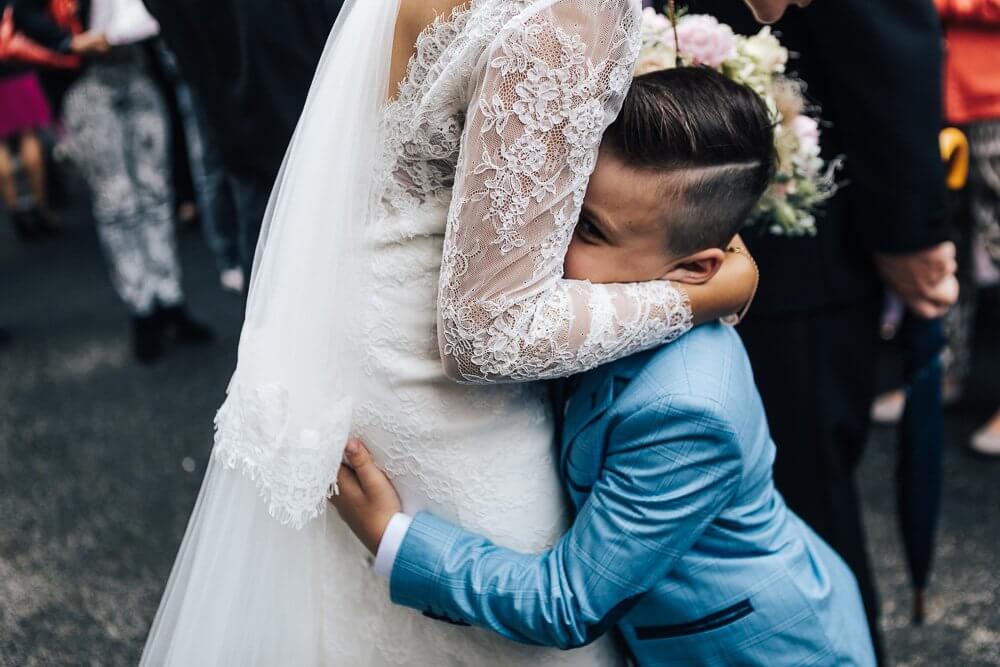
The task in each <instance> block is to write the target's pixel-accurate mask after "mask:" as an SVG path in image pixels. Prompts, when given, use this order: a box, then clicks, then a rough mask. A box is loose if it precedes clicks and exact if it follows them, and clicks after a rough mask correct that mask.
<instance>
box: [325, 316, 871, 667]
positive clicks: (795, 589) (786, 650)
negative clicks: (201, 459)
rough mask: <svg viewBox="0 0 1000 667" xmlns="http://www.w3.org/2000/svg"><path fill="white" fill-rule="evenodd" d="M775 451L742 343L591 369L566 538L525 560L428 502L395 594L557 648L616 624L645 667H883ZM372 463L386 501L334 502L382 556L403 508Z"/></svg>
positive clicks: (699, 345) (710, 341)
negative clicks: (843, 664)
mask: <svg viewBox="0 0 1000 667" xmlns="http://www.w3.org/2000/svg"><path fill="white" fill-rule="evenodd" d="M772 459H773V443H772V442H771V440H770V437H769V435H768V430H767V424H766V419H765V417H764V414H763V409H762V407H761V406H760V401H759V398H758V397H757V394H756V391H755V389H754V385H753V381H752V376H751V373H750V369H749V364H748V363H747V360H746V356H745V353H744V351H743V348H742V345H741V344H740V342H739V339H738V337H737V336H736V334H735V333H734V332H733V331H732V330H731V329H729V328H727V327H723V326H721V325H712V326H704V327H700V328H698V329H696V330H695V331H693V332H691V333H689V334H688V335H686V336H684V337H683V338H682V339H681V340H680V341H678V342H676V343H674V344H673V345H670V346H666V347H664V348H661V349H660V350H658V351H653V352H649V353H643V354H639V355H635V356H633V357H630V358H628V359H625V360H623V361H620V362H618V363H615V364H610V365H608V366H605V367H602V368H600V369H598V370H596V371H593V372H591V373H588V374H586V375H585V376H583V377H582V379H581V382H580V383H579V385H578V387H577V388H576V390H575V391H574V393H573V395H572V397H571V400H570V404H569V408H568V410H567V416H566V423H565V428H564V433H563V436H562V443H561V447H560V456H559V462H560V463H559V466H560V469H559V473H560V476H561V477H562V481H563V484H564V486H565V488H566V491H567V493H568V495H569V498H570V501H571V504H572V505H573V507H574V508H576V509H577V512H578V513H577V515H576V518H575V520H574V522H573V525H572V526H571V528H570V529H569V531H568V532H567V533H566V534H565V535H564V536H563V537H562V539H561V540H560V541H559V542H558V544H556V545H555V546H554V547H553V548H552V549H551V550H549V551H547V552H544V553H541V554H521V553H517V552H514V551H512V550H509V549H504V548H502V547H499V546H497V545H495V544H493V543H491V542H489V541H488V540H486V539H485V538H483V537H481V536H479V535H475V534H472V533H470V532H468V531H465V530H463V529H461V528H459V527H458V526H455V525H452V524H450V523H448V522H445V521H442V520H441V519H438V518H436V517H434V516H432V515H430V514H426V513H421V514H418V515H417V516H416V517H414V518H413V520H412V523H410V525H409V527H408V529H406V531H405V535H404V536H403V537H402V540H401V542H400V543H399V544H398V552H397V554H396V555H395V559H394V562H393V563H392V564H391V577H390V582H391V583H390V592H391V596H392V599H393V601H394V602H396V603H397V604H402V605H405V606H409V607H413V608H415V609H417V610H418V611H421V612H423V613H424V614H425V615H427V616H430V617H431V618H437V619H441V620H447V621H451V622H459V623H470V624H473V625H479V626H483V627H487V628H490V629H492V630H493V631H495V632H498V633H500V634H502V635H504V636H505V637H508V638H510V639H514V640H516V641H521V642H526V643H533V644H543V645H550V646H559V647H562V648H575V647H578V646H582V645H585V644H587V643H589V642H591V641H593V640H595V639H596V638H597V637H599V636H600V635H602V634H603V633H605V632H608V631H610V630H611V629H613V628H614V627H615V626H617V627H618V629H619V630H620V632H621V634H622V635H623V636H624V638H625V640H626V642H627V643H628V645H629V648H630V651H631V653H632V654H633V656H634V657H635V659H636V661H637V663H638V664H640V665H656V664H662V663H663V662H664V661H665V660H670V661H681V662H683V660H685V659H690V660H694V661H698V660H700V659H704V658H707V656H708V655H709V654H711V655H719V654H722V655H727V656H729V657H730V658H731V659H732V660H734V661H738V662H741V664H743V663H747V664H758V662H755V661H763V662H759V664H767V662H766V661H767V659H768V656H771V658H773V656H774V655H777V654H779V653H776V652H777V651H780V652H781V653H780V654H781V655H794V656H796V659H798V658H802V659H806V658H809V657H816V656H821V655H825V654H827V652H830V653H829V655H831V656H833V655H841V656H848V657H850V659H851V660H853V661H854V662H853V664H872V660H871V648H870V645H868V643H867V642H868V640H867V629H866V628H865V625H864V621H863V614H862V613H861V603H860V597H859V596H858V594H857V587H856V584H855V582H854V580H853V577H851V575H850V573H849V572H848V571H847V569H846V567H845V566H844V565H843V563H842V562H841V561H840V560H839V558H837V557H836V556H835V555H834V554H833V553H832V551H830V550H829V548H828V547H827V546H826V545H825V544H823V543H822V542H821V541H820V540H819V539H818V538H816V536H815V535H814V534H812V532H811V531H810V530H809V529H808V528H806V527H805V525H804V524H802V522H801V521H799V520H798V518H797V517H795V516H794V515H792V514H791V513H790V512H788V511H787V509H786V508H785V506H784V503H783V501H782V500H781V498H780V496H779V495H778V494H777V493H776V492H775V491H774V488H773V485H772V484H771V478H770V467H771V462H772ZM374 473H377V475H376V474H374ZM366 474H371V475H372V476H371V477H370V479H375V480H376V484H375V485H374V488H375V489H376V490H377V491H376V493H375V494H374V496H373V500H365V498H364V493H363V492H362V493H356V492H351V493H349V494H348V496H347V500H346V501H345V498H344V497H341V498H337V499H335V500H334V503H335V504H337V505H338V510H339V511H340V512H341V514H342V516H345V518H346V519H347V520H348V523H349V524H351V525H352V528H353V529H354V530H355V532H356V533H358V534H359V535H365V534H367V535H368V537H367V538H363V540H364V541H365V542H366V543H367V545H368V546H369V548H370V549H372V551H373V552H374V551H376V550H377V548H378V547H377V546H376V545H377V543H378V539H379V538H380V537H381V535H382V532H381V531H382V530H384V529H385V527H386V524H387V522H388V520H389V517H390V516H391V513H392V511H393V507H392V506H387V505H386V504H385V503H384V498H385V488H384V486H379V485H380V484H387V480H385V478H384V477H381V478H379V477H378V476H380V475H381V473H378V472H377V470H374V466H370V467H368V468H367V471H366ZM354 479H357V478H356V477H355V478H354ZM379 479H381V480H382V481H381V482H379V481H378V480H379ZM341 487H342V490H343V489H344V487H345V484H344V483H343V482H342V484H341ZM358 488H360V487H355V489H358ZM379 499H382V500H379ZM366 503H370V506H371V507H376V508H378V511H377V512H375V513H371V512H368V510H367V509H366ZM373 514H374V515H376V516H379V517H380V518H378V519H377V520H376V521H375V523H376V524H377V525H375V526H374V527H372V526H368V527H367V528H365V527H364V523H365V521H366V520H365V519H364V518H363V517H365V516H366V515H367V516H372V515H373ZM359 526H360V530H359ZM372 536H374V537H372ZM379 555H380V556H381V555H382V554H381V553H380V554H379ZM859 619H860V620H859ZM748 661H749V662H748Z"/></svg>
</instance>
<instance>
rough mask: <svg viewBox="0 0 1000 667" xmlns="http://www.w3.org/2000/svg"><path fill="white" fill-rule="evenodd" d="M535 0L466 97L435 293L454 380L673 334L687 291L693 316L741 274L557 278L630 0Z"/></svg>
mask: <svg viewBox="0 0 1000 667" xmlns="http://www.w3.org/2000/svg"><path fill="white" fill-rule="evenodd" d="M538 4H539V5H542V6H544V7H545V8H544V9H541V10H540V11H532V10H529V11H528V12H527V13H526V15H522V17H519V18H518V19H517V20H515V21H512V22H511V23H510V24H508V26H506V28H505V29H504V31H503V32H501V34H500V35H499V36H498V37H497V39H496V40H495V41H494V46H493V48H492V50H491V52H490V53H488V54H486V56H485V58H486V59H485V60H484V63H485V65H484V67H483V71H482V73H481V75H480V78H479V80H478V81H477V84H476V88H475V91H474V93H473V96H472V98H471V99H472V102H471V103H470V105H469V109H468V115H467V120H466V128H465V136H464V138H463V144H462V155H461V157H460V160H459V165H458V172H457V175H456V182H455V195H454V199H453V202H452V206H451V210H450V212H449V218H448V228H447V233H446V237H445V243H444V258H443V260H442V268H441V285H440V288H441V289H440V296H439V303H438V335H439V344H440V349H441V356H442V359H443V360H444V364H445V370H446V372H447V373H448V375H449V376H450V377H452V378H454V379H456V380H459V381H464V382H474V383H488V382H508V381H526V380H537V379H544V378H554V377H562V376H567V375H571V374H574V373H578V372H581V371H585V370H588V369H590V368H593V367H595V366H598V365H600V364H603V363H606V362H608V361H612V360H614V359H617V358H620V357H624V356H627V355H629V354H632V353H634V352H637V351H639V350H643V349H647V348H650V347H653V346H656V345H659V344H662V343H664V342H669V341H672V340H674V339H675V338H677V337H678V336H680V335H681V334H683V333H684V332H686V331H687V330H688V329H690V327H691V325H692V310H691V306H692V305H693V306H694V309H695V312H697V313H698V314H699V318H698V319H699V320H702V319H706V320H707V319H716V318H718V317H720V316H722V315H726V314H730V313H734V312H736V311H737V310H739V309H740V308H741V306H742V304H743V303H744V302H745V301H746V300H747V298H748V297H749V291H750V288H751V283H752V279H748V278H747V277H746V276H747V275H748V274H744V276H743V278H740V277H739V274H740V270H739V268H738V264H739V262H737V261H734V262H727V264H730V271H729V272H728V273H727V275H728V276H729V277H728V278H727V275H724V276H723V278H722V279H721V280H720V284H715V283H713V285H711V286H707V287H704V288H703V289H696V290H692V292H691V293H690V295H689V294H688V293H685V292H684V291H681V290H679V289H678V288H677V287H675V286H674V285H671V284H670V283H667V282H662V281H656V282H648V283H641V284H629V285H594V284H591V283H589V282H581V281H572V280H564V279H563V278H562V265H563V259H564V257H565V254H566V248H567V245H568V244H569V241H570V239H571V237H572V235H573V229H574V227H575V225H576V222H577V219H578V217H579V214H580V208H581V206H582V203H583V197H584V194H585V192H586V189H587V184H588V181H589V178H590V174H591V172H592V171H593V167H594V162H595V159H596V155H597V150H598V147H599V145H600V142H601V138H602V136H603V133H604V130H605V129H606V128H607V126H608V125H609V124H610V122H611V121H612V120H613V119H614V118H615V116H616V115H617V114H618V111H619V110H620V108H621V103H622V99H623V98H624V95H625V93H626V91H627V89H628V86H629V85H630V83H631V75H632V69H633V65H634V63H635V59H636V57H637V54H638V50H639V46H640V34H639V28H640V20H641V19H640V13H639V2H638V0H555V1H554V2H540V3H538ZM734 272H735V273H736V274H737V275H736V276H735V277H733V275H730V274H732V273H734ZM727 280H728V281H729V282H727ZM742 280H746V281H747V282H745V283H743V282H741V281H742ZM689 296H690V297H691V300H690V301H689Z"/></svg>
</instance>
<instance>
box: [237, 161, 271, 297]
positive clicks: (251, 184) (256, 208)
mask: <svg viewBox="0 0 1000 667" xmlns="http://www.w3.org/2000/svg"><path fill="white" fill-rule="evenodd" d="M229 182H230V187H231V189H232V194H233V202H234V203H235V206H236V219H237V221H238V222H239V227H240V237H241V241H242V245H243V248H242V250H241V252H240V258H241V265H242V266H243V271H244V273H245V274H246V276H247V281H246V284H247V286H249V285H250V278H251V275H250V271H251V269H252V268H253V259H254V253H255V252H256V249H257V244H258V237H259V236H260V233H261V223H262V222H263V221H264V213H265V212H266V211H267V202H268V199H269V198H270V196H271V188H272V187H273V186H274V183H273V182H270V181H268V182H263V181H262V180H261V179H259V178H252V177H247V176H239V175H236V174H230V176H229Z"/></svg>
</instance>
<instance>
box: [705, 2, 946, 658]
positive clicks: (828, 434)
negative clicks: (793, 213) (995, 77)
mask: <svg viewBox="0 0 1000 667" xmlns="http://www.w3.org/2000/svg"><path fill="white" fill-rule="evenodd" d="M688 4H689V8H690V10H691V12H693V13H707V14H713V15H715V16H716V17H718V18H719V20H721V21H723V22H725V23H728V24H730V25H732V26H733V28H734V29H736V30H737V32H743V33H745V34H750V33H753V32H756V31H757V30H758V29H759V26H758V25H756V24H755V23H754V22H753V20H752V17H751V15H750V13H749V12H748V11H746V10H745V9H744V8H743V7H742V6H741V5H740V4H739V3H735V2H732V1H731V0H690V2H689V3H688ZM775 30H776V31H777V32H778V33H780V35H781V39H782V42H783V43H784V44H785V46H787V47H788V48H789V49H790V50H791V51H792V52H795V53H798V54H800V57H799V58H797V59H796V60H795V62H794V63H793V64H792V68H793V69H794V70H797V72H798V74H799V75H800V76H801V77H802V78H803V79H804V80H805V81H806V82H807V83H808V86H809V88H808V97H809V98H811V99H812V100H814V101H816V102H817V103H818V104H819V105H821V107H822V115H823V118H824V119H825V120H826V121H829V123H830V125H829V127H827V128H825V130H824V137H823V144H824V151H825V154H826V157H827V158H834V157H836V156H839V155H844V156H846V158H847V160H846V165H845V168H844V170H843V172H842V174H841V176H842V179H843V180H844V182H845V186H844V187H843V189H842V190H841V191H840V192H839V193H838V195H837V196H836V197H835V198H834V199H833V200H832V201H830V202H829V203H828V204H827V206H826V208H825V211H824V212H823V213H822V214H821V215H820V216H819V222H818V226H819V233H818V235H816V236H815V237H804V238H790V237H778V236H770V235H766V234H764V233H754V232H752V231H751V232H750V233H748V234H746V236H747V238H746V241H747V245H748V246H750V248H751V250H752V252H753V253H754V255H755V256H756V257H757V259H758V261H759V263H760V267H761V274H762V278H761V286H760V292H759V295H758V297H757V300H756V303H755V304H754V307H753V309H752V311H751V315H750V317H749V318H748V319H747V320H746V322H745V323H744V324H743V326H742V327H741V329H740V331H741V333H742V335H743V338H744V341H745V343H746V345H747V348H748V350H749V352H750V358H751V360H752V362H753V367H754V373H755V376H756V379H757V382H758V385H759V387H760V390H761V394H762V395H763V398H764V404H765V406H766V409H767V413H768V416H769V418H770V421H771V426H772V429H773V432H774V438H775V441H776V442H778V443H780V444H779V446H778V456H777V461H776V463H775V470H774V474H775V480H776V483H777V486H778V489H779V490H780V491H781V492H782V494H783V495H784V496H785V498H786V499H787V501H788V504H789V506H790V507H791V508H792V509H793V510H794V511H795V512H796V513H797V514H799V515H800V516H801V517H802V518H803V519H805V520H806V522H807V523H809V524H810V525H811V526H812V527H813V528H814V529H815V530H816V531H817V532H818V533H819V534H820V535H821V536H822V537H823V538H824V539H825V540H826V541H827V542H829V543H830V544H831V545H832V546H833V547H834V549H836V550H837V551H838V552H839V553H840V554H841V555H842V556H843V557H844V559H845V560H846V561H847V562H848V564H849V565H850V566H851V568H852V569H853V570H854V573H855V575H856V576H857V578H858V581H859V584H860V586H861V590H862V594H863V596H864V600H865V606H866V610H867V614H868V617H869V626H870V627H871V628H872V633H873V636H874V637H873V638H874V640H875V643H876V646H879V642H878V622H877V621H878V600H877V595H876V589H875V584H874V581H873V578H872V573H871V568H870V564H869V560H868V556H867V552H866V547H865V537H864V529H863V526H862V521H861V510H860V503H859V499H858V494H857V490H856V487H855V479H854V473H855V470H856V468H857V465H858V462H859V461H860V458H861V454H862V450H863V447H864V444H865V441H866V438H867V433H868V426H869V416H868V415H869V406H870V404H871V400H872V398H873V394H874V383H875V377H874V376H875V361H876V355H877V329H878V317H879V312H880V308H881V301H882V295H883V293H884V292H883V290H884V288H885V287H886V286H888V287H889V288H890V289H891V290H893V291H895V292H896V293H897V294H899V295H900V296H901V297H902V298H903V299H904V300H905V301H906V303H907V304H908V306H909V307H910V308H911V310H912V311H913V312H914V313H916V314H918V315H920V316H923V317H928V318H934V317H939V316H941V315H942V314H943V313H944V312H945V311H946V310H947V308H948V306H949V305H950V304H952V303H953V302H954V300H955V298H956V297H957V283H956V282H955V280H954V270H955V263H954V246H953V245H952V244H951V243H950V242H948V234H949V232H948V226H947V214H946V193H945V189H944V173H943V167H942V165H941V160H940V157H939V153H938V143H937V135H938V132H939V130H940V128H941V124H942V109H941V102H940V98H941V57H942V53H941V33H940V28H939V26H938V21H937V18H936V16H935V14H934V7H933V5H932V3H931V0H836V1H835V2H830V1H825V2H815V3H813V4H812V6H811V7H810V8H809V10H808V11H796V10H794V9H793V10H790V11H789V12H788V14H787V15H786V17H785V18H784V20H782V21H781V22H779V23H778V24H777V25H776V26H775Z"/></svg>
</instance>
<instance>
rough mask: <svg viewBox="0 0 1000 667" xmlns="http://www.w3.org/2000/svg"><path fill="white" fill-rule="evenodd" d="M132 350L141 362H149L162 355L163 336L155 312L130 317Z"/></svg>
mask: <svg viewBox="0 0 1000 667" xmlns="http://www.w3.org/2000/svg"><path fill="white" fill-rule="evenodd" d="M132 351H133V353H134V354H135V358H136V361H138V362H139V363H141V364H151V363H153V362H154V361H156V360H157V359H159V358H160V357H162V356H163V337H162V332H161V330H160V323H159V321H158V319H157V316H156V315H155V314H154V315H143V316H141V317H140V316H136V317H133V318H132Z"/></svg>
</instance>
